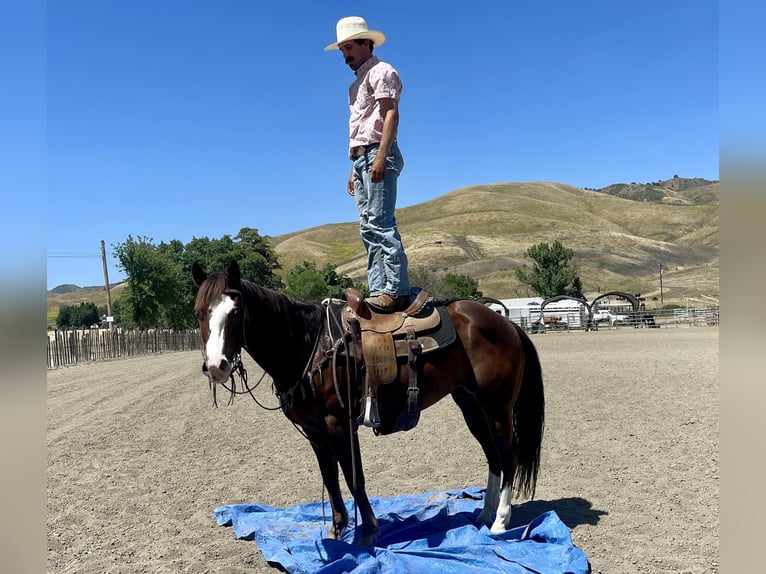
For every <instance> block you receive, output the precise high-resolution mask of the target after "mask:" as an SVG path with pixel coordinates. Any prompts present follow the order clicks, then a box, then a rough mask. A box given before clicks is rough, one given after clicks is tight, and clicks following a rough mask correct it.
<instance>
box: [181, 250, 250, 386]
mask: <svg viewBox="0 0 766 574" xmlns="http://www.w3.org/2000/svg"><path fill="white" fill-rule="evenodd" d="M192 277H193V278H194V283H195V284H196V285H197V287H199V290H198V291H197V298H196V300H195V302H194V312H195V314H196V316H197V320H198V321H199V327H200V331H201V333H202V355H203V357H204V362H203V364H202V371H203V372H205V373H207V375H208V377H209V378H210V381H211V382H212V383H223V382H225V381H226V379H228V378H229V376H230V375H231V372H232V369H233V368H234V365H235V361H236V360H237V357H238V356H239V353H240V351H241V349H242V347H243V346H244V340H243V336H242V334H243V321H244V312H243V308H242V293H241V277H240V271H239V265H238V264H237V262H236V261H232V262H231V263H230V264H229V268H228V269H227V270H226V271H221V272H218V273H213V274H212V275H208V274H207V273H205V271H203V269H202V267H201V266H200V264H199V263H197V262H194V264H193V265H192Z"/></svg>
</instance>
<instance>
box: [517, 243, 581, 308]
mask: <svg viewBox="0 0 766 574" xmlns="http://www.w3.org/2000/svg"><path fill="white" fill-rule="evenodd" d="M573 255H574V252H573V251H572V250H571V249H568V248H566V247H564V245H562V244H561V242H559V241H558V240H557V241H554V242H553V245H549V244H547V243H538V244H537V245H533V246H532V247H530V248H529V249H527V250H526V251H525V252H524V256H525V257H528V258H529V259H532V260H533V261H534V262H535V263H534V265H533V266H532V268H531V269H529V267H528V266H526V265H524V266H522V267H517V268H516V269H515V272H516V276H517V277H518V279H519V281H521V282H522V283H524V284H526V285H529V287H530V288H531V289H532V290H533V291H534V292H535V293H537V294H538V295H539V296H540V297H553V296H556V295H568V296H570V297H580V298H582V296H583V295H582V282H581V281H580V276H579V275H578V273H577V268H576V266H575V265H573V264H572V263H571V260H572V256H573Z"/></svg>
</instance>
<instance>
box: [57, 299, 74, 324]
mask: <svg viewBox="0 0 766 574" xmlns="http://www.w3.org/2000/svg"><path fill="white" fill-rule="evenodd" d="M71 326H72V307H71V306H69V305H64V306H63V307H59V313H58V315H57V316H56V327H58V328H59V329H64V328H66V327H71Z"/></svg>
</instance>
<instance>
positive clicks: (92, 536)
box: [47, 327, 719, 574]
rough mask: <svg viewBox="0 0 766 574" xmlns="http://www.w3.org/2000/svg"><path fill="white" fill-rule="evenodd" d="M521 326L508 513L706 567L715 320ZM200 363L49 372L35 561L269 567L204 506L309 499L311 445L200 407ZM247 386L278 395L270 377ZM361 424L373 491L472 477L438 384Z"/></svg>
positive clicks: (613, 554)
mask: <svg viewBox="0 0 766 574" xmlns="http://www.w3.org/2000/svg"><path fill="white" fill-rule="evenodd" d="M533 341H534V343H535V345H536V346H537V349H538V351H539V353H540V358H541V361H542V364H543V373H544V380H545V391H546V430H545V437H544V440H543V457H542V463H541V466H540V474H539V479H538V483H537V494H536V498H535V500H534V501H531V502H530V501H525V500H518V501H515V502H516V504H517V506H515V507H514V514H513V519H512V525H513V526H517V525H521V524H526V523H528V522H529V521H530V520H531V519H532V518H534V517H535V516H537V515H539V514H541V513H543V512H545V511H547V510H555V511H556V512H557V513H558V515H559V516H560V517H561V519H562V520H563V521H564V522H565V523H566V524H567V525H568V526H569V527H570V528H571V530H572V538H573V541H574V543H575V544H576V545H577V546H578V547H580V548H581V549H582V550H583V551H584V552H585V553H586V554H587V556H588V558H589V560H590V562H591V564H592V566H593V572H594V573H605V574H606V573H609V574H617V573H639V572H640V573H658V574H659V573H663V574H664V573H669V572H678V573H687V574H688V573H694V574H702V573H714V572H718V571H719V567H718V560H719V551H718V527H719V518H718V502H719V497H718V488H719V472H718V456H719V450H718V426H719V425H718V405H719V400H718V396H719V395H718V391H719V383H718V366H719V354H718V341H719V330H718V328H717V327H677V328H667V329H651V330H649V329H631V328H621V329H617V330H606V329H604V330H601V331H598V332H590V333H583V332H571V333H547V334H538V335H533ZM201 363H202V359H201V356H200V354H199V353H198V352H186V353H174V354H165V355H156V356H148V357H141V358H135V359H126V360H120V361H109V362H101V363H91V364H86V365H80V366H75V367H68V368H60V369H57V370H51V371H48V377H47V379H48V380H47V387H48V432H47V444H48V451H47V457H48V513H47V538H48V572H55V573H63V572H77V573H81V574H95V573H107V572H108V573H117V572H120V573H137V572H147V573H164V572H168V573H170V572H172V573H177V572H193V573H202V572H221V573H238V572H264V573H265V572H277V570H276V569H274V568H272V567H270V566H269V565H268V564H267V563H266V562H265V561H264V559H263V557H262V556H261V554H260V553H259V552H258V549H257V547H256V544H255V543H254V542H248V541H241V540H237V539H236V538H235V537H234V535H233V533H232V531H231V528H225V527H219V526H217V525H216V523H215V521H214V520H213V517H212V512H213V509H214V508H215V507H217V506H220V505H222V504H232V503H239V502H260V503H265V504H269V505H273V506H291V505H294V504H298V503H301V502H309V501H315V500H321V499H322V483H321V480H320V477H319V473H318V471H317V469H316V463H315V459H314V457H313V454H312V452H311V450H310V448H309V444H308V442H307V441H306V440H305V439H304V438H303V437H301V436H300V435H298V433H297V432H296V431H295V429H294V428H293V427H292V425H291V424H290V423H289V422H288V421H287V420H286V419H285V418H284V416H283V415H282V414H281V413H280V412H269V411H265V410H262V409H261V408H260V407H258V406H257V405H256V404H255V403H254V402H253V401H252V400H250V399H249V398H247V397H239V398H238V399H237V401H236V402H235V403H234V405H233V406H231V407H226V406H225V401H223V402H222V403H223V404H222V406H221V407H220V408H218V409H214V408H213V407H212V397H211V394H210V392H209V390H208V385H207V381H206V379H205V378H204V376H203V375H202V374H201V371H200V367H201ZM247 366H248V370H249V372H250V381H251V383H252V382H253V381H255V380H257V377H256V371H257V368H256V367H255V365H254V364H252V363H248V364H247ZM257 394H258V396H259V397H261V399H262V402H264V403H267V404H268V405H275V404H276V399H275V398H274V396H273V395H272V394H271V391H270V385H268V384H266V383H264V384H262V385H261V387H259V389H258V393H257ZM220 397H221V395H219V402H220ZM360 435H361V441H362V451H363V456H364V462H365V469H366V476H367V485H368V493H369V495H370V496H391V495H398V494H406V493H415V492H426V491H430V490H446V489H454V488H462V487H465V486H471V485H479V486H485V485H486V476H487V468H486V464H485V462H484V460H483V457H482V455H481V452H480V448H479V445H478V443H476V442H475V440H474V439H473V437H472V436H471V435H470V434H469V433H468V430H467V429H466V427H465V424H464V423H463V420H462V417H461V415H460V413H459V411H458V410H457V407H456V406H455V405H454V403H453V402H452V401H451V400H450V399H446V400H443V401H442V402H440V403H438V404H437V405H436V406H434V407H433V408H431V409H429V410H427V411H425V413H424V414H423V416H422V417H421V422H420V424H419V425H418V427H417V428H416V429H414V430H413V431H410V432H409V433H399V434H396V435H392V436H388V437H375V436H374V435H373V434H372V433H371V432H370V431H369V430H368V429H364V430H362V431H361V432H360ZM392 461H393V463H392ZM344 492H345V493H346V496H347V495H348V493H347V491H344Z"/></svg>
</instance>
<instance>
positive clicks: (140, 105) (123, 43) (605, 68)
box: [46, 0, 719, 289]
mask: <svg viewBox="0 0 766 574" xmlns="http://www.w3.org/2000/svg"><path fill="white" fill-rule="evenodd" d="M434 7H438V9H437V10H435V9H434ZM346 15H360V16H363V17H364V18H366V19H367V22H368V24H369V25H370V28H373V29H377V30H382V31H383V32H385V33H386V35H387V37H388V40H387V42H386V43H385V44H384V45H383V46H381V47H380V48H379V49H378V50H376V54H377V55H378V56H379V57H380V58H381V59H383V60H386V61H388V62H390V63H391V64H393V65H394V66H395V67H396V68H397V69H398V71H399V73H400V75H401V77H402V81H403V84H404V91H403V96H402V102H401V104H400V109H401V124H400V130H399V142H400V147H401V148H402V152H403V154H404V158H405V169H404V172H403V173H402V176H401V178H400V181H399V202H398V205H399V207H404V206H408V205H414V204H417V203H422V202H425V201H428V200H431V199H434V198H436V197H438V196H440V195H443V194H445V193H448V192H450V191H452V190H455V189H458V188H460V187H464V186H468V185H475V184H482V183H496V182H523V181H554V182H560V183H565V184H570V185H575V186H581V187H592V188H599V187H603V186H606V185H609V184H612V183H619V182H624V183H630V182H633V181H635V182H648V181H656V180H658V179H668V178H672V177H673V176H674V175H680V176H682V177H703V178H707V179H718V178H719V172H718V153H719V148H718V146H719V134H718V121H719V118H718V3H717V2H712V1H710V0H701V1H700V0H677V1H667V0H648V1H642V2H614V1H607V0H602V1H589V0H585V1H580V2H572V1H569V0H552V1H548V2H523V3H522V2H507V1H488V2H483V3H476V4H474V3H469V2H457V1H443V2H438V3H431V2H405V1H396V0H392V1H389V2H387V3H369V5H367V3H364V4H362V3H359V2H344V1H323V2H320V1H314V2H309V1H298V2H281V3H275V4H270V3H264V2H254V1H246V0H236V1H234V0H227V1H220V2H212V1H201V0H183V1H181V0H164V1H156V0H152V1H148V0H134V1H131V2H117V1H107V2H104V1H103V0H66V1H61V2H49V3H48V5H47V30H46V45H47V63H46V69H47V78H46V97H47V125H46V146H47V156H46V158H47V162H46V164H47V166H46V167H47V169H46V174H47V199H46V201H47V221H46V226H47V228H46V235H47V246H46V251H47V257H46V263H47V287H48V288H49V289H50V288H53V287H55V286H57V285H60V284H62V283H74V284H77V285H80V286H88V285H100V284H103V270H102V265H101V258H100V242H101V240H103V241H104V242H105V244H106V249H107V255H108V262H109V268H108V271H109V279H110V281H111V282H117V281H119V280H122V279H124V278H125V277H124V274H123V273H122V272H121V271H120V270H119V269H118V268H117V266H116V261H115V260H114V258H113V257H112V251H113V250H112V245H114V244H117V243H121V242H123V241H125V240H126V239H127V237H128V235H132V236H133V237H138V236H142V237H143V236H145V237H149V238H151V239H152V240H154V241H155V243H159V242H160V241H170V240H172V239H178V240H181V241H183V242H188V241H189V240H191V239H192V238H193V237H204V236H207V237H210V238H219V237H221V236H223V235H224V234H229V235H235V234H236V233H237V232H238V231H239V229H240V228H242V227H253V228H256V229H258V231H259V232H260V233H261V234H262V235H272V236H274V235H280V234H283V233H288V232H291V231H297V230H300V229H306V228H309V227H314V226H319V225H324V224H327V223H336V222H349V221H354V220H355V219H356V209H355V206H354V203H353V199H352V198H350V197H349V196H348V195H347V194H346V192H345V182H346V180H347V177H348V173H349V169H350V164H349V161H348V159H347V158H346V143H347V141H346V136H347V117H348V116H347V114H348V111H347V105H346V94H347V87H348V84H350V83H351V82H352V81H353V74H352V72H351V71H350V69H349V68H348V67H346V66H345V65H344V64H343V61H342V59H341V57H340V55H339V54H338V53H334V52H324V51H323V48H324V47H325V46H326V45H328V44H329V43H331V42H332V41H333V40H334V37H335V23H336V21H337V20H338V18H340V17H342V16H346ZM404 241H405V245H406V235H405V237H404Z"/></svg>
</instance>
